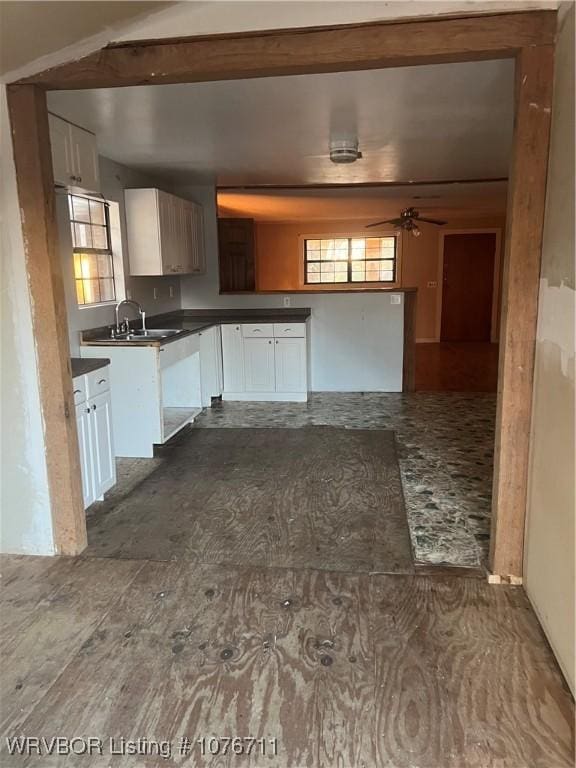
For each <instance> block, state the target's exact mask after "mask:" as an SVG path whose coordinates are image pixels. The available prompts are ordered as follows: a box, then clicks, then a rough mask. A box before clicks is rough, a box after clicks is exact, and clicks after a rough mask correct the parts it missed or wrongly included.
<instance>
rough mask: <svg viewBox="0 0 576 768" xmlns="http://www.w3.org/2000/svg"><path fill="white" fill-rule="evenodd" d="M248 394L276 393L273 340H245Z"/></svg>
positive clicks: (245, 368) (245, 371) (245, 369)
mask: <svg viewBox="0 0 576 768" xmlns="http://www.w3.org/2000/svg"><path fill="white" fill-rule="evenodd" d="M244 373H245V376H246V392H274V390H275V388H276V387H275V379H276V377H275V373H274V341H273V339H244Z"/></svg>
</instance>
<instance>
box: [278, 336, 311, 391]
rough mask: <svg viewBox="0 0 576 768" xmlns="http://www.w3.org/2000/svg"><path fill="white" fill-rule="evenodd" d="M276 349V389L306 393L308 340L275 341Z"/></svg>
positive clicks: (289, 339)
mask: <svg viewBox="0 0 576 768" xmlns="http://www.w3.org/2000/svg"><path fill="white" fill-rule="evenodd" d="M274 347H275V349H274V351H275V354H274V362H275V366H274V371H275V379H276V389H277V390H279V391H280V392H306V389H307V374H306V366H307V364H306V339H291V338H284V339H275V340H274Z"/></svg>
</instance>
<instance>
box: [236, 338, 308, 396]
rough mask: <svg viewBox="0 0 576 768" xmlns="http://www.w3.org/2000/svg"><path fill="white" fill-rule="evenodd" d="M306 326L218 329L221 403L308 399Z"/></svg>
mask: <svg viewBox="0 0 576 768" xmlns="http://www.w3.org/2000/svg"><path fill="white" fill-rule="evenodd" d="M307 350H308V345H307V329H306V323H293V324H292V325H291V326H286V324H284V323H275V324H272V323H268V324H266V323H264V324H255V323H249V324H244V325H223V326H222V360H223V372H224V390H223V394H222V398H223V399H224V400H270V401H273V400H279V401H295V402H304V401H306V400H307V399H308V352H307Z"/></svg>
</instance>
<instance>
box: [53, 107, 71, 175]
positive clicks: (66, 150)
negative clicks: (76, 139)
mask: <svg viewBox="0 0 576 768" xmlns="http://www.w3.org/2000/svg"><path fill="white" fill-rule="evenodd" d="M48 121H49V124H50V145H51V148H52V170H53V172H54V182H55V183H56V184H59V185H61V186H64V187H68V186H70V185H71V184H73V183H74V176H75V175H76V174H75V172H74V163H73V160H72V142H71V139H70V123H67V122H66V120H62V118H60V117H56V115H48Z"/></svg>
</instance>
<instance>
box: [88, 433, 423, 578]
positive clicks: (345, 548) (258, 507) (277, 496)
mask: <svg viewBox="0 0 576 768" xmlns="http://www.w3.org/2000/svg"><path fill="white" fill-rule="evenodd" d="M163 451H164V453H163V456H164V457H165V461H164V462H163V463H162V464H161V465H160V466H159V467H158V469H157V470H156V471H155V472H154V473H153V474H151V475H149V476H148V477H147V478H145V479H144V480H143V481H142V482H141V483H140V485H139V486H138V487H136V488H135V489H134V490H133V491H132V493H131V494H130V495H129V496H127V497H125V498H123V499H121V500H120V502H119V503H118V504H117V505H116V506H115V507H112V508H111V507H109V506H108V507H105V508H104V510H103V513H102V514H98V513H96V514H94V515H91V516H90V519H89V528H88V541H89V547H88V549H87V550H86V553H85V554H86V555H87V556H88V557H113V558H129V559H150V560H180V559H186V560H191V561H194V562H198V563H224V564H229V565H261V566H273V567H300V568H319V569H323V570H339V571H353V572H372V571H378V572H410V571H412V569H413V565H412V555H411V549H410V536H409V531H408V525H407V520H406V513H405V509H404V501H403V495H402V485H401V480H400V472H399V467H398V461H397V458H396V451H395V445H394V435H393V433H392V432H387V431H383V430H362V429H359V430H356V429H354V430H348V429H342V428H334V427H304V428H302V429H198V430H188V431H187V432H186V433H185V434H181V435H179V436H177V437H176V438H175V441H174V443H173V444H172V445H170V446H167V447H165V448H164V449H163Z"/></svg>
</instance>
